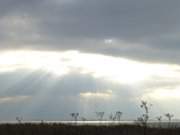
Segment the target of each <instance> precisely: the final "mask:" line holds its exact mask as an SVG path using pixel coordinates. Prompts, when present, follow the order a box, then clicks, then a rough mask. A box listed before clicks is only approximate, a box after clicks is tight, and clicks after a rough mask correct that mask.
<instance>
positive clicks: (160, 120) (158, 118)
mask: <svg viewBox="0 0 180 135" xmlns="http://www.w3.org/2000/svg"><path fill="white" fill-rule="evenodd" d="M156 119H157V120H158V122H159V127H160V128H161V122H162V116H158V117H156Z"/></svg>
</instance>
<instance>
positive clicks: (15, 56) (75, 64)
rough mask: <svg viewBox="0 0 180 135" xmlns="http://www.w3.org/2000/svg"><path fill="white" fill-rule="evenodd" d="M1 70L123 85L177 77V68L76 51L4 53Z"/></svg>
mask: <svg viewBox="0 0 180 135" xmlns="http://www.w3.org/2000/svg"><path fill="white" fill-rule="evenodd" d="M0 67H1V68H0V72H13V71H15V70H21V69H26V70H42V71H44V72H49V73H52V74H53V75H55V76H63V75H65V74H68V73H70V72H74V71H75V72H79V73H81V74H90V75H92V76H93V77H95V78H103V79H105V80H109V81H113V82H118V83H124V84H136V83H140V82H142V81H144V80H147V79H148V78H150V77H153V76H159V77H167V78H168V77H169V78H175V79H178V78H179V74H180V73H179V72H178V70H179V69H180V67H179V66H175V65H166V64H149V63H143V62H138V61H133V60H129V59H125V58H119V57H111V56H104V55H97V54H89V53H81V52H78V51H65V52H48V51H47V52H46V51H44V52H42V51H41V52H39V51H30V50H29V51H28V50H23V51H5V52H2V53H1V54H0Z"/></svg>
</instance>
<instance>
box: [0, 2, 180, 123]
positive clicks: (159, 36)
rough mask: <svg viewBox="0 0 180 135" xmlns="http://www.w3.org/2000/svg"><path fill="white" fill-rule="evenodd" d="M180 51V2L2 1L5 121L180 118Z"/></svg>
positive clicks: (0, 82) (0, 71)
mask: <svg viewBox="0 0 180 135" xmlns="http://www.w3.org/2000/svg"><path fill="white" fill-rule="evenodd" d="M179 52H180V1H179V0H41V1H40V0H0V108H1V112H0V120H5V121H9V120H15V117H16V116H22V117H24V119H25V120H40V119H44V120H70V119H71V117H70V115H69V114H70V113H71V112H79V113H80V117H86V118H88V119H93V118H96V115H95V112H98V111H104V112H106V116H105V117H106V118H108V115H109V114H110V113H114V112H116V111H122V112H123V119H136V118H137V117H138V116H139V115H140V114H141V113H142V111H141V109H140V107H139V104H140V101H141V100H147V101H148V102H150V103H152V104H153V107H152V109H151V116H152V118H155V117H156V116H159V115H163V114H164V113H167V112H170V113H173V114H174V115H175V116H176V118H180V109H178V108H179V106H178V103H179V102H180V54H179Z"/></svg>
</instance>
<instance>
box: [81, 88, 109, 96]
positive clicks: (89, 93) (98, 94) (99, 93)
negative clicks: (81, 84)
mask: <svg viewBox="0 0 180 135" xmlns="http://www.w3.org/2000/svg"><path fill="white" fill-rule="evenodd" d="M80 96H81V97H83V98H111V97H112V90H106V91H104V92H84V93H80Z"/></svg>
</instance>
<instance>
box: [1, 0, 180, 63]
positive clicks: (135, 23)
mask: <svg viewBox="0 0 180 135" xmlns="http://www.w3.org/2000/svg"><path fill="white" fill-rule="evenodd" d="M179 4H180V2H179V1H178V0H172V1H169V0H151V1H148V0H136V1H134V0H111V1H108V0H100V1H96V0H86V1H83V0H74V1H73V0H70V1H68V2H65V1H63V0H60V1H57V0H53V1H47V0H43V1H35V0H33V1H24V0H16V1H13V0H7V1H1V2H0V5H1V8H0V9H1V14H0V17H1V18H0V20H1V22H2V21H3V19H4V18H6V20H7V22H8V21H9V23H10V24H9V25H10V26H11V27H9V26H8V25H7V23H5V24H1V23H0V28H2V30H1V32H0V39H1V48H2V49H3V48H4V49H13V48H33V49H41V50H44V49H45V50H46V49H59V50H68V49H71V50H73V49H74V50H81V51H86V52H94V53H103V54H108V55H114V56H123V57H129V58H133V59H138V60H144V61H158V62H159V61H161V62H173V63H179V57H180V56H179V54H178V51H179V45H178V44H179V43H180V41H179V24H180V19H179V18H180V17H179V15H180V14H179V13H180V8H179ZM12 17H14V18H13V19H14V21H15V22H16V23H14V24H13V25H11V23H12V20H13V19H12ZM16 19H17V20H16ZM18 19H20V21H19V22H18ZM27 22H28V24H26V23H27ZM22 23H25V24H24V27H23V25H22ZM107 38H114V39H117V40H118V41H123V42H125V43H127V44H129V46H128V47H127V45H126V44H121V43H119V42H117V43H116V45H109V46H108V47H107V46H106V45H105V44H104V43H103V40H104V39H107Z"/></svg>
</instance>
